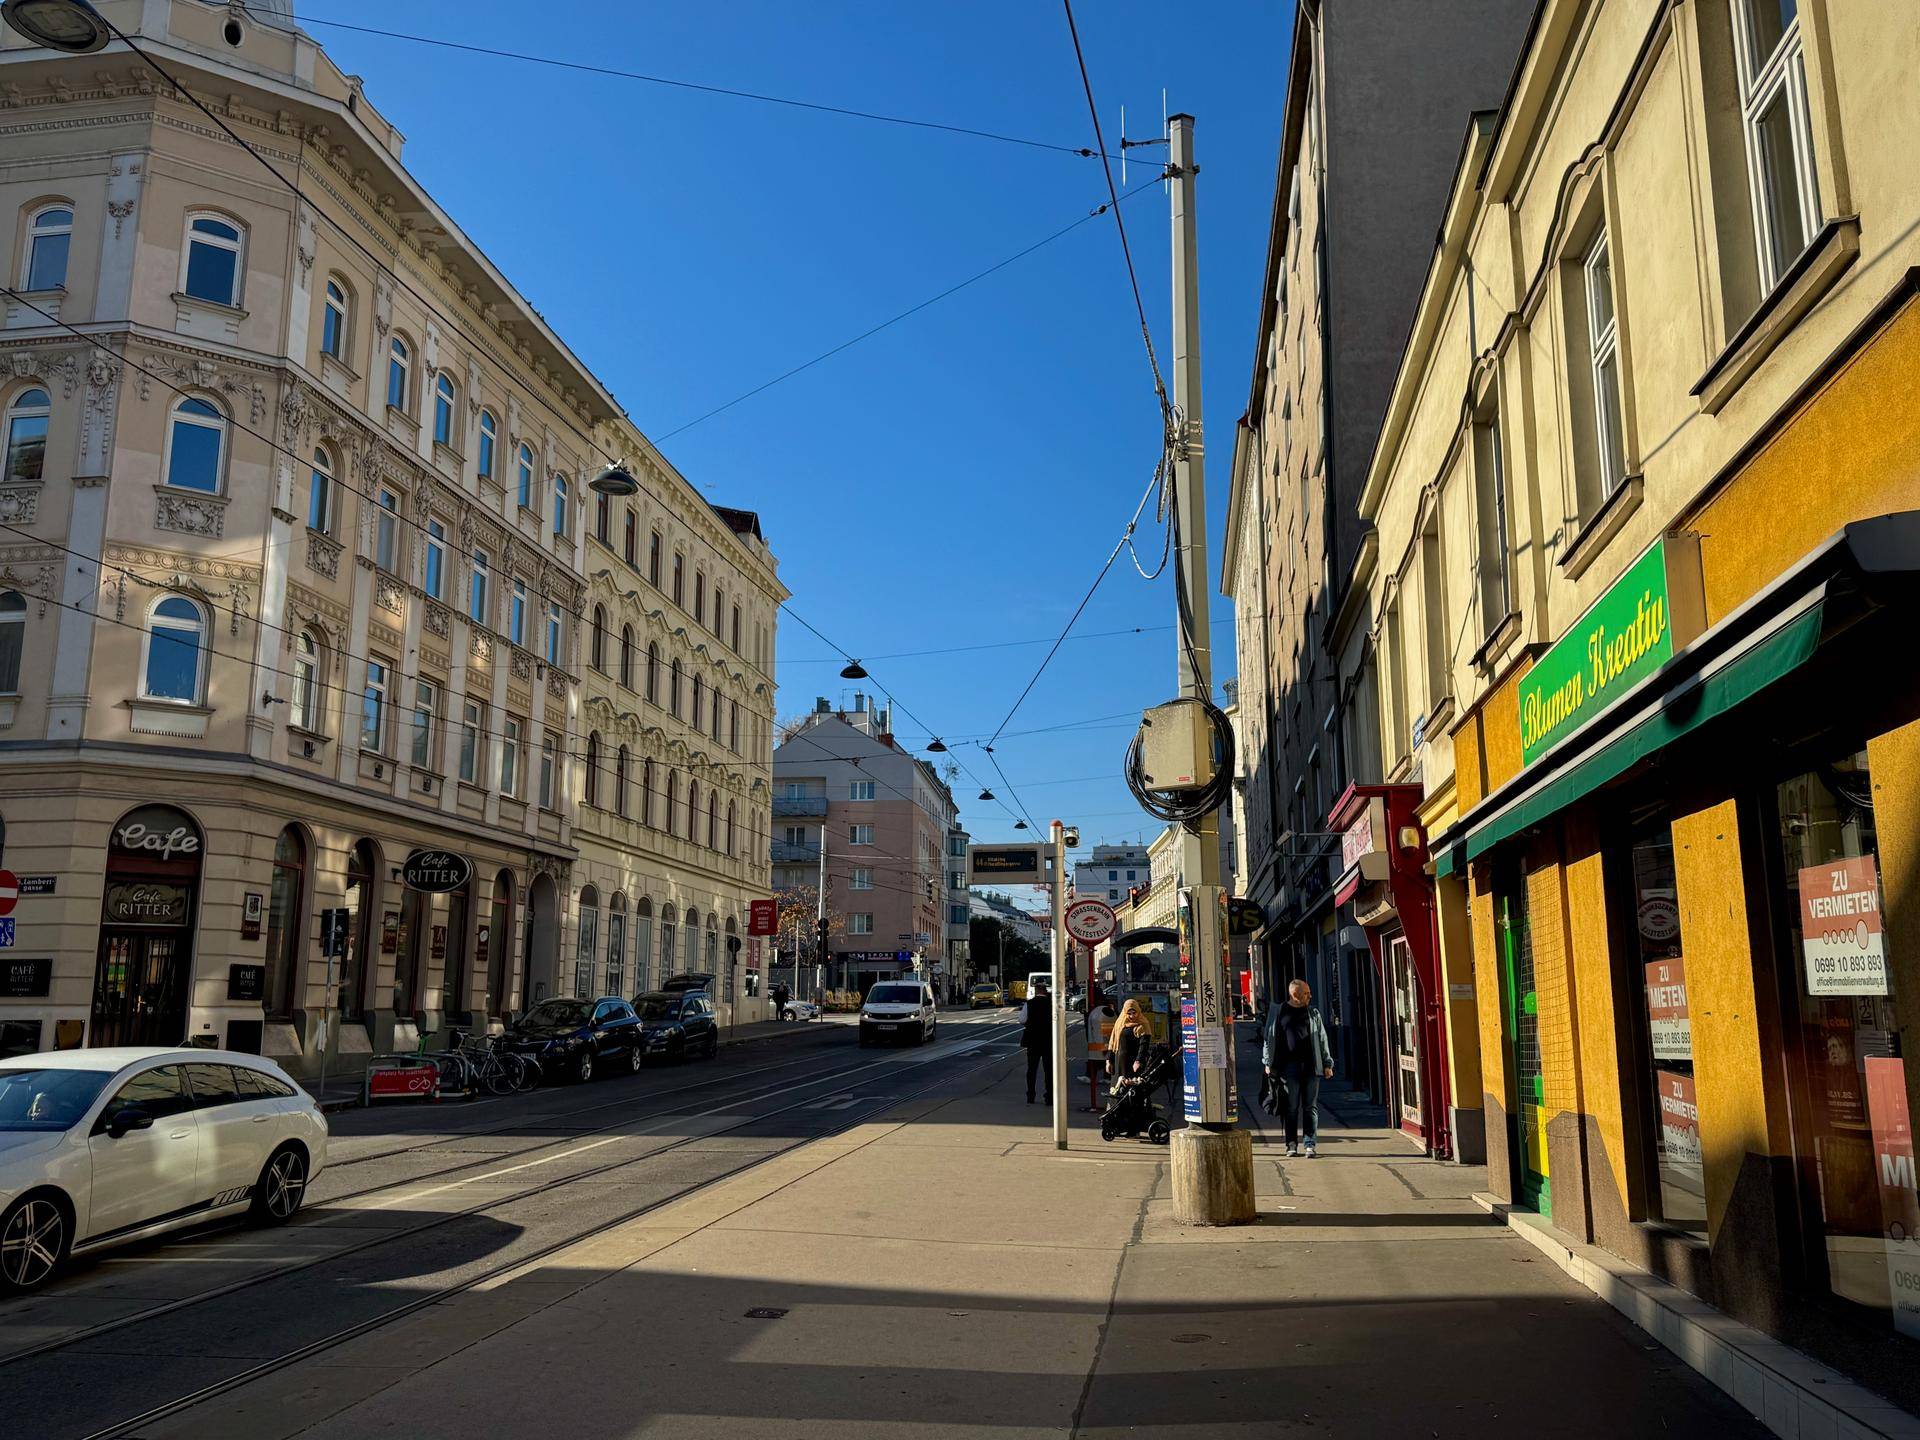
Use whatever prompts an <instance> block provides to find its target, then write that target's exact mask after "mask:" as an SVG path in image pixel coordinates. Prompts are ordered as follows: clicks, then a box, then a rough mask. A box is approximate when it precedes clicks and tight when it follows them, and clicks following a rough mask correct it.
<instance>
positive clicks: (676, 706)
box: [667, 660, 680, 720]
mask: <svg viewBox="0 0 1920 1440" xmlns="http://www.w3.org/2000/svg"><path fill="white" fill-rule="evenodd" d="M667 708H668V709H669V710H671V711H673V718H674V719H676V720H678V719H679V718H680V662H679V661H678V660H676V661H674V662H673V669H672V671H671V672H670V674H669V676H668V679H667Z"/></svg>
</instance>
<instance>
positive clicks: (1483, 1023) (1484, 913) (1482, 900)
mask: <svg viewBox="0 0 1920 1440" xmlns="http://www.w3.org/2000/svg"><path fill="white" fill-rule="evenodd" d="M1467 874H1468V884H1467V894H1468V904H1467V927H1468V933H1469V934H1470V936H1471V937H1472V944H1473V955H1472V961H1473V982H1474V983H1473V998H1474V1002H1475V1009H1476V1010H1477V1011H1478V1013H1479V1022H1480V1053H1481V1054H1482V1055H1483V1056H1484V1057H1485V1063H1483V1064H1482V1065H1481V1067H1480V1091H1481V1094H1483V1095H1487V1096H1491V1097H1492V1098H1493V1103H1494V1104H1496V1105H1498V1106H1499V1107H1500V1108H1501V1110H1502V1111H1504V1112H1505V1113H1506V1115H1507V1117H1508V1118H1511V1117H1512V1115H1513V1096H1512V1095H1510V1094H1509V1093H1508V1092H1507V1067H1506V1041H1505V1034H1504V1026H1503V1024H1502V1021H1501V1018H1500V993H1501V987H1502V986H1503V985H1504V984H1505V981H1504V979H1503V978H1502V976H1501V974H1500V936H1499V932H1498V930H1497V928H1496V927H1495V925H1494V923H1493V869H1492V867H1491V866H1490V865H1487V864H1484V863H1482V864H1476V865H1472V866H1470V867H1469V868H1468V872H1467Z"/></svg>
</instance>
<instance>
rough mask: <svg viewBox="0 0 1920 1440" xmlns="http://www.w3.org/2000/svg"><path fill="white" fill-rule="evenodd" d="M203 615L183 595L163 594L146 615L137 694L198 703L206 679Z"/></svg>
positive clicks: (150, 697) (153, 698)
mask: <svg viewBox="0 0 1920 1440" xmlns="http://www.w3.org/2000/svg"><path fill="white" fill-rule="evenodd" d="M206 638H207V617H206V614H205V612H204V611H202V610H201V608H200V607H199V605H198V604H196V603H195V602H194V601H192V600H189V599H187V597H186V596H184V595H167V596H164V597H162V598H161V599H160V600H158V601H156V602H155V603H154V606H153V609H152V610H151V611H149V612H148V616H147V654H146V658H145V661H144V662H143V663H142V664H141V666H140V694H141V696H142V698H144V699H147V700H175V701H178V702H179V703H181V704H183V705H198V704H199V703H200V697H201V693H202V686H203V683H204V681H205V678H206V674H205V670H206V667H205V665H204V663H203V660H204V656H205V653H206Z"/></svg>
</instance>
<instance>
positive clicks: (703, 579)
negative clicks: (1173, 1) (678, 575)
mask: <svg viewBox="0 0 1920 1440" xmlns="http://www.w3.org/2000/svg"><path fill="white" fill-rule="evenodd" d="M693 618H694V619H695V620H698V621H700V622H701V623H702V624H705V623H706V619H707V572H706V571H704V570H696V571H694V572H693Z"/></svg>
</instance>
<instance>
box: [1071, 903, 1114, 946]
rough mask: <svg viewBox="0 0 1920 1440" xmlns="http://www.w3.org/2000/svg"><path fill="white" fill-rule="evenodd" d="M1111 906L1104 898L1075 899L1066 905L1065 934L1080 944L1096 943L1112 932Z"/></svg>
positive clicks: (1112, 916) (1112, 915) (1112, 917)
mask: <svg viewBox="0 0 1920 1440" xmlns="http://www.w3.org/2000/svg"><path fill="white" fill-rule="evenodd" d="M1115 924H1116V921H1115V919H1114V914H1113V907H1112V906H1111V905H1109V904H1107V902H1106V901H1104V900H1076V901H1074V902H1073V903H1072V904H1071V905H1069V906H1067V914H1066V925H1067V934H1069V935H1071V936H1072V937H1073V938H1074V939H1076V940H1078V941H1079V942H1080V943H1081V944H1082V945H1098V944H1099V943H1100V942H1101V941H1102V940H1104V939H1106V938H1107V937H1108V936H1109V935H1111V934H1113V928H1114V925H1115Z"/></svg>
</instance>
